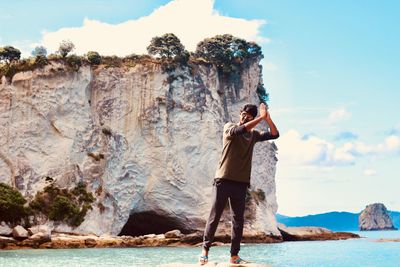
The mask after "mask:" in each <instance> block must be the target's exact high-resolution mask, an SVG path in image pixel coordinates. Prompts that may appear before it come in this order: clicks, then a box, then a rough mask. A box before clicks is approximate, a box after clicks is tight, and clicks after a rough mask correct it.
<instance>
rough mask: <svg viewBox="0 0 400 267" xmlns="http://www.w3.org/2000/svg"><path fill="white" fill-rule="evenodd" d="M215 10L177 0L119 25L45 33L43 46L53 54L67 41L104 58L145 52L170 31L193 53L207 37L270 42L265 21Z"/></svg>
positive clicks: (209, 3) (209, 4) (208, 1)
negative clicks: (264, 33)
mask: <svg viewBox="0 0 400 267" xmlns="http://www.w3.org/2000/svg"><path fill="white" fill-rule="evenodd" d="M213 7H214V0H202V1H198V0H174V1H171V2H169V3H168V4H166V5H164V6H161V7H159V8H158V9H156V10H154V11H153V12H152V13H151V14H150V15H148V16H146V17H141V18H139V19H136V20H129V21H126V22H123V23H120V24H116V25H113V24H108V23H104V22H101V21H96V20H91V19H85V20H84V21H83V25H82V26H81V27H77V28H62V29H59V30H57V31H55V32H44V33H43V39H42V42H41V45H44V46H45V47H46V48H47V49H48V51H50V52H54V51H56V50H57V49H58V46H59V44H60V42H61V41H62V40H65V39H68V40H70V41H72V42H73V43H74V44H75V46H76V50H75V53H77V54H84V53H86V52H88V51H90V50H94V51H97V52H99V53H100V54H103V55H117V56H125V55H128V54H132V53H135V54H142V53H146V47H147V46H148V45H149V43H150V40H151V38H152V37H154V36H160V35H162V34H164V33H170V32H172V33H174V34H175V35H176V36H178V38H179V39H180V40H181V42H182V43H183V45H184V46H185V47H186V49H188V50H189V51H194V50H195V49H196V45H197V43H199V42H200V41H202V40H203V39H204V38H207V37H212V36H215V35H217V34H225V33H227V34H232V35H234V36H237V37H240V38H244V39H246V40H248V41H256V42H267V41H268V39H267V38H264V37H262V36H261V35H260V27H261V26H262V25H263V24H265V23H266V21H265V20H246V19H241V18H232V17H227V16H222V15H220V14H219V13H218V12H217V11H216V10H214V8H213Z"/></svg>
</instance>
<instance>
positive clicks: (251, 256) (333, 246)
mask: <svg viewBox="0 0 400 267" xmlns="http://www.w3.org/2000/svg"><path fill="white" fill-rule="evenodd" d="M356 233H357V234H360V235H361V236H364V237H366V238H362V239H350V240H340V241H305V242H284V243H280V244H257V245H243V246H242V250H241V252H240V255H241V256H242V257H243V258H244V259H248V260H251V261H253V262H257V263H264V264H269V265H271V266H275V267H281V266H282V267H283V266H307V267H313V266H318V267H320V266H335V267H337V266H349V267H354V266H363V267H365V266H371V267H372V266H384V267H391V266H393V267H400V242H386V243H382V242H375V240H376V239H379V238H400V231H377V232H361V233H360V232H356ZM199 253H200V248H193V247H190V248H169V247H165V248H102V249H55V250H42V249H40V250H38V249H36V250H31V249H30V250H7V251H5V250H3V251H1V250H0V267H33V266H43V267H53V266H54V267H55V266H62V267H75V266H76V267H78V266H79V267H83V266H85V267H87V266H91V267H92V266H93V267H94V266H114V267H119V266H121V267H125V266H149V267H150V266H157V265H158V264H161V263H171V262H182V263H194V262H196V260H197V255H198V254H199ZM228 259H229V247H227V246H222V247H213V248H212V249H211V251H210V260H211V261H218V262H225V261H228Z"/></svg>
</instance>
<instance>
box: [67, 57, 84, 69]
mask: <svg viewBox="0 0 400 267" xmlns="http://www.w3.org/2000/svg"><path fill="white" fill-rule="evenodd" d="M65 62H66V63H67V65H68V66H69V67H70V68H71V69H73V70H75V71H78V70H79V68H80V67H81V66H82V64H83V60H82V58H81V57H80V56H77V55H70V56H68V57H65Z"/></svg>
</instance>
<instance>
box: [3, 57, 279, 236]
mask: <svg viewBox="0 0 400 267" xmlns="http://www.w3.org/2000/svg"><path fill="white" fill-rule="evenodd" d="M260 82H261V67H260V65H259V62H258V60H253V61H251V62H248V64H247V65H246V66H245V67H244V68H243V70H242V71H241V74H240V76H239V77H236V79H233V80H232V79H229V78H227V77H224V76H222V75H220V74H219V72H218V71H217V70H216V68H215V67H213V66H211V65H205V64H194V65H192V66H191V68H188V67H182V68H177V69H175V70H174V71H172V72H169V73H165V72H164V71H163V70H162V67H161V64H160V63H159V62H156V61H151V60H148V61H143V62H141V63H138V64H136V65H134V66H121V67H104V66H99V67H95V68H92V67H91V66H88V65H83V66H81V67H80V68H79V69H77V70H72V69H70V68H68V67H67V66H66V65H65V64H64V63H62V62H57V61H52V62H51V63H50V64H49V65H47V66H45V67H44V68H42V69H37V70H34V71H28V72H20V73H17V74H15V76H14V77H13V79H12V81H11V82H9V81H7V80H6V79H4V78H3V79H2V82H1V84H0V124H1V125H2V127H1V128H0V182H4V183H7V184H9V185H12V186H14V187H15V188H17V189H18V190H19V191H20V192H21V193H22V194H23V196H24V197H25V198H27V199H28V200H31V199H32V198H33V197H34V195H35V194H36V192H38V191H40V190H42V189H43V188H44V187H45V186H46V185H47V184H48V183H49V181H54V184H55V185H57V186H59V187H61V188H72V187H74V186H75V185H76V184H77V183H78V182H80V181H84V182H85V183H86V184H87V189H88V190H89V191H91V192H92V193H93V194H94V195H95V197H96V201H95V203H94V204H93V205H92V209H91V210H89V211H88V213H87V215H86V217H85V220H84V221H83V223H82V224H81V225H80V226H79V227H77V228H72V227H70V226H68V225H65V224H62V223H53V222H50V221H47V220H45V219H43V220H42V221H40V218H39V219H38V218H36V220H39V221H37V222H35V224H46V225H47V226H48V227H49V228H50V229H51V230H52V231H59V232H70V233H81V234H90V233H93V234H96V235H102V234H113V235H116V234H125V235H143V234H146V233H152V232H153V233H164V232H167V231H169V230H173V229H179V230H180V231H182V232H183V233H189V232H192V231H196V230H202V229H203V227H204V223H205V219H206V217H207V216H208V212H209V207H210V194H211V187H212V179H213V178H214V177H213V176H214V172H215V170H216V167H217V163H218V160H219V155H220V152H221V149H222V128H223V125H224V123H226V122H228V121H236V120H237V119H238V114H239V109H240V107H241V106H242V105H243V104H245V103H247V102H251V103H259V100H258V96H257V86H258V85H259V84H260ZM260 127H264V128H265V127H266V126H265V125H262V126H260ZM254 154H255V157H254V163H253V166H254V168H253V170H252V185H251V189H250V190H251V191H252V192H253V194H250V196H251V199H250V201H249V203H248V205H249V208H248V213H247V214H246V218H247V224H246V225H245V233H250V234H251V233H264V234H270V235H276V236H280V233H279V231H278V229H277V226H276V221H275V213H276V210H277V203H276V196H275V180H274V176H275V166H276V161H277V159H276V156H275V154H276V147H275V145H274V144H273V143H270V142H264V143H262V144H257V145H256V147H255V151H254ZM228 214H229V212H227V215H228ZM222 220H223V223H222V225H221V228H220V229H221V231H224V230H226V231H228V232H229V230H228V228H229V227H230V225H229V223H230V222H229V218H228V217H227V216H225V217H224V218H223V219H222Z"/></svg>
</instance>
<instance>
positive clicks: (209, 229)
mask: <svg viewBox="0 0 400 267" xmlns="http://www.w3.org/2000/svg"><path fill="white" fill-rule="evenodd" d="M226 186H227V184H225V183H224V182H216V183H215V184H214V186H213V197H212V198H213V199H212V207H211V211H210V216H209V218H208V220H207V224H206V228H205V230H204V236H203V248H204V250H206V251H208V250H209V248H210V247H211V244H212V242H213V239H214V235H215V231H216V230H217V226H218V223H219V219H220V218H221V215H222V212H223V211H224V208H225V206H226V202H227V200H228V192H227V190H226V189H227V188H226Z"/></svg>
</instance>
